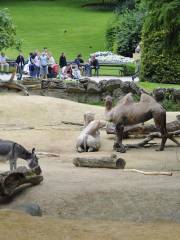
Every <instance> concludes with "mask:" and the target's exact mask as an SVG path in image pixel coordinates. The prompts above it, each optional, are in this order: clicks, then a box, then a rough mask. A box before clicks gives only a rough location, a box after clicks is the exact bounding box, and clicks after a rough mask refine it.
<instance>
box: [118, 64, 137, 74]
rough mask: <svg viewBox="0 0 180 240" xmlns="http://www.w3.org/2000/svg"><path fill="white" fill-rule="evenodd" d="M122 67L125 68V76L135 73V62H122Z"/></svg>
mask: <svg viewBox="0 0 180 240" xmlns="http://www.w3.org/2000/svg"><path fill="white" fill-rule="evenodd" d="M120 68H122V69H123V76H132V75H134V73H135V64H134V63H127V64H121V65H120Z"/></svg>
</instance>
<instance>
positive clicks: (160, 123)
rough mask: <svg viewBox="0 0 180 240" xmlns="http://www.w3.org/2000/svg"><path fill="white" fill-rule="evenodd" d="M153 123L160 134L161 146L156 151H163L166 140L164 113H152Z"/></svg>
mask: <svg viewBox="0 0 180 240" xmlns="http://www.w3.org/2000/svg"><path fill="white" fill-rule="evenodd" d="M153 117H154V122H155V125H156V127H157V128H159V130H160V133H161V145H160V147H159V148H158V149H157V150H156V151H163V150H164V147H165V144H166V141H167V138H168V133H167V130H166V112H163V113H160V114H159V113H154V114H153Z"/></svg>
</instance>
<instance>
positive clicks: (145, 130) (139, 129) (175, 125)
mask: <svg viewBox="0 0 180 240" xmlns="http://www.w3.org/2000/svg"><path fill="white" fill-rule="evenodd" d="M166 127H167V131H168V132H174V131H177V130H179V129H180V121H179V120H176V121H173V122H169V123H167V124H166ZM157 131H158V129H157V128H156V126H155V125H153V124H149V125H142V124H137V125H133V126H126V127H125V128H124V138H128V137H130V136H131V135H133V136H135V135H137V136H138V137H139V136H140V135H142V136H144V135H147V134H149V133H152V132H157ZM106 132H107V134H115V125H113V124H107V128H106Z"/></svg>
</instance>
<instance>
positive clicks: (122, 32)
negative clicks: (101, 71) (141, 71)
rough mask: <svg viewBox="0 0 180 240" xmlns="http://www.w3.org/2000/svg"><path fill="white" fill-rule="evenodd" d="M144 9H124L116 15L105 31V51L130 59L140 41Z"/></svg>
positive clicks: (138, 7) (140, 7)
mask: <svg viewBox="0 0 180 240" xmlns="http://www.w3.org/2000/svg"><path fill="white" fill-rule="evenodd" d="M145 13H146V11H145V8H144V7H143V5H138V6H137V7H136V8H135V9H133V10H129V9H125V10H123V12H121V11H120V13H119V12H117V13H116V16H115V17H114V19H113V21H111V23H110V24H109V25H108V28H107V31H106V42H107V49H108V50H111V51H113V52H116V53H118V54H121V55H123V56H128V57H132V55H133V53H134V51H135V48H136V47H137V45H138V43H139V42H140V39H141V30H142V25H143V20H144V16H145Z"/></svg>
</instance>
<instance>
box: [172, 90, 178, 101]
mask: <svg viewBox="0 0 180 240" xmlns="http://www.w3.org/2000/svg"><path fill="white" fill-rule="evenodd" d="M172 99H173V100H174V101H175V102H180V89H174V91H173V94H172Z"/></svg>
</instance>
